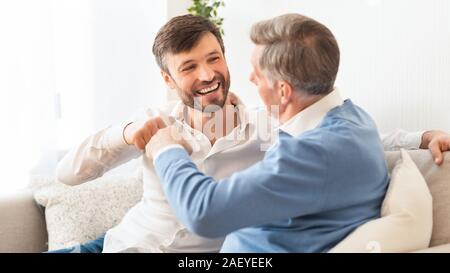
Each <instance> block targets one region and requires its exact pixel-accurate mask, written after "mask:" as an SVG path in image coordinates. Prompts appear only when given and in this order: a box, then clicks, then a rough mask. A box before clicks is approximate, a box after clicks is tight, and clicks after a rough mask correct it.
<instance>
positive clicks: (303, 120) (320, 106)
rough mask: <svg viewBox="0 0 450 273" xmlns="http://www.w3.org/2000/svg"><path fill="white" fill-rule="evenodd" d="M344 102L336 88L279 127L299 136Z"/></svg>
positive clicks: (314, 126)
mask: <svg viewBox="0 0 450 273" xmlns="http://www.w3.org/2000/svg"><path fill="white" fill-rule="evenodd" d="M343 102H344V101H343V99H342V97H341V95H340V93H339V90H338V89H337V88H335V89H334V90H333V91H332V92H331V93H330V94H328V95H326V96H325V97H323V98H322V99H320V100H319V101H317V102H315V103H314V104H312V105H310V106H308V107H307V108H305V109H303V110H302V111H300V112H299V113H297V114H296V115H295V116H293V117H292V118H291V119H289V120H288V121H287V122H285V123H283V124H282V125H281V126H280V127H279V129H280V130H282V131H284V132H286V133H288V134H289V135H291V136H294V137H297V136H299V135H301V134H302V133H304V132H306V131H309V130H311V129H314V128H316V127H317V126H318V125H319V124H320V122H321V121H322V120H323V119H324V118H325V116H326V114H327V113H328V112H329V111H330V110H331V109H333V108H334V107H336V106H341V105H342V104H343Z"/></svg>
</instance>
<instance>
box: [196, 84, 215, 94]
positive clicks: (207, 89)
mask: <svg viewBox="0 0 450 273" xmlns="http://www.w3.org/2000/svg"><path fill="white" fill-rule="evenodd" d="M218 87H219V83H216V84H215V85H213V86H211V87H209V88H205V89H202V90H199V91H197V93H200V94H207V93H209V92H211V91H213V90H215V89H217V88H218Z"/></svg>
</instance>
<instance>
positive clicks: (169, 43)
mask: <svg viewBox="0 0 450 273" xmlns="http://www.w3.org/2000/svg"><path fill="white" fill-rule="evenodd" d="M207 32H210V33H212V34H213V35H214V36H215V37H216V39H217V41H218V42H219V44H220V47H221V49H222V53H224V54H225V47H224V45H223V40H222V36H221V35H220V30H219V29H218V28H217V27H216V25H215V24H214V23H213V22H211V21H210V20H208V19H207V18H205V17H202V16H195V15H190V14H187V15H182V16H177V17H174V18H172V19H171V20H170V21H169V22H167V23H166V24H165V25H164V26H163V27H162V28H161V29H160V30H159V31H158V34H157V35H156V38H155V41H154V43H153V55H155V58H156V62H157V63H158V65H159V67H160V68H161V69H162V70H163V71H165V72H167V73H169V70H168V68H167V64H166V62H165V56H166V54H167V53H170V54H177V53H181V52H185V51H189V50H191V49H192V48H193V47H195V46H196V45H197V43H198V41H199V40H200V38H202V36H203V35H204V34H205V33H207Z"/></svg>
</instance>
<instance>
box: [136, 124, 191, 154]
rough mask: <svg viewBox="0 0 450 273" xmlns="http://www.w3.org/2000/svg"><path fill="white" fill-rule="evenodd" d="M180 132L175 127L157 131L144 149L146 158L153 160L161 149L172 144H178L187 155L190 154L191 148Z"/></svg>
mask: <svg viewBox="0 0 450 273" xmlns="http://www.w3.org/2000/svg"><path fill="white" fill-rule="evenodd" d="M180 130H181V129H180V128H179V127H176V126H169V127H166V128H164V129H161V130H158V132H156V134H155V135H154V136H153V137H152V138H151V139H150V141H149V142H148V144H147V146H146V147H145V154H146V155H147V157H149V158H151V159H153V158H155V156H156V155H157V153H158V152H159V151H161V149H163V148H165V147H167V146H170V145H173V144H180V145H181V146H183V148H184V149H186V151H187V152H188V153H189V154H192V147H191V145H189V143H187V141H186V140H185V139H184V138H183V136H182V135H181V133H180Z"/></svg>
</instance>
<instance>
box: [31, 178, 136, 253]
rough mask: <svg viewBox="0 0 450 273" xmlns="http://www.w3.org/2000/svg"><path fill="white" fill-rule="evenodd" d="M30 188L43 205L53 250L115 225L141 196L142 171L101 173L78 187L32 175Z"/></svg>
mask: <svg viewBox="0 0 450 273" xmlns="http://www.w3.org/2000/svg"><path fill="white" fill-rule="evenodd" d="M30 187H31V188H32V190H33V191H34V197H35V200H36V201H37V203H38V204H40V205H42V206H44V207H45V219H46V223H47V231H48V245H49V250H56V249H61V248H66V247H70V246H74V245H77V244H79V243H85V242H87V241H90V240H93V239H95V238H97V237H98V236H99V235H102V234H103V233H105V232H106V231H107V230H108V229H110V228H112V227H114V226H115V225H117V224H118V223H119V222H120V220H121V219H122V218H123V216H124V215H125V213H126V212H127V211H128V210H129V209H130V208H131V207H133V206H134V205H135V204H136V203H137V202H139V200H140V199H141V198H142V172H141V171H137V172H136V173H134V174H132V175H128V176H124V175H113V176H105V177H101V178H98V179H96V180H93V181H90V182H87V183H84V184H81V185H79V186H67V185H64V184H62V183H59V182H57V181H55V179H54V178H44V177H40V178H37V177H36V178H34V179H33V181H32V183H31V185H30Z"/></svg>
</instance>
